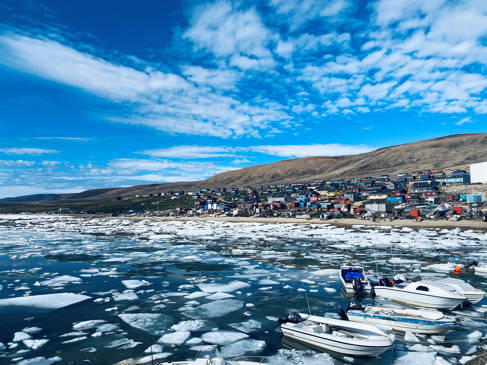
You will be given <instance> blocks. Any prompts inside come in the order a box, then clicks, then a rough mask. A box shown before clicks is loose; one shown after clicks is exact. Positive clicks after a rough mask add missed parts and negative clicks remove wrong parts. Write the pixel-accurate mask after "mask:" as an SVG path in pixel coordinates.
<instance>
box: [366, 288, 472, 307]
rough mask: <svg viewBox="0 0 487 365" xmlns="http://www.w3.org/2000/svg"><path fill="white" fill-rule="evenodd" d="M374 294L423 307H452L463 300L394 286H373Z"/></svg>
mask: <svg viewBox="0 0 487 365" xmlns="http://www.w3.org/2000/svg"><path fill="white" fill-rule="evenodd" d="M374 290H375V294H376V295H377V296H378V297H381V298H385V299H389V300H393V301H395V302H399V303H404V304H408V305H413V306H416V307H423V308H435V309H454V308H456V307H458V306H459V305H461V304H462V303H463V301H464V300H465V297H463V298H460V297H459V298H456V297H442V296H434V295H429V294H423V293H420V292H409V291H404V290H402V289H399V288H394V287H377V286H376V287H375V289H374Z"/></svg>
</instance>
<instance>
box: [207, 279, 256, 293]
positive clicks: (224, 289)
mask: <svg viewBox="0 0 487 365" xmlns="http://www.w3.org/2000/svg"><path fill="white" fill-rule="evenodd" d="M198 287H199V288H200V289H201V290H203V291H204V292H206V293H219V292H221V293H228V292H233V291H236V290H240V289H244V288H248V287H250V284H248V283H245V282H243V281H239V280H234V281H231V282H229V283H228V284H198Z"/></svg>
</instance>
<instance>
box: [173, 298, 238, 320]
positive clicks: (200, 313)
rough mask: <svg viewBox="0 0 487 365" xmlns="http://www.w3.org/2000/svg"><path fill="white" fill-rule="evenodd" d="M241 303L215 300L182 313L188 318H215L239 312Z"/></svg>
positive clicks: (234, 300)
mask: <svg viewBox="0 0 487 365" xmlns="http://www.w3.org/2000/svg"><path fill="white" fill-rule="evenodd" d="M243 304H244V303H243V302H242V301H241V300H236V299H223V300H215V301H213V302H210V303H206V304H202V305H200V306H198V307H195V308H191V309H189V310H187V311H185V312H183V313H184V314H185V315H186V316H188V317H190V318H194V319H196V318H217V317H222V316H224V315H227V314H228V313H231V312H234V311H236V310H239V309H240V308H242V307H243Z"/></svg>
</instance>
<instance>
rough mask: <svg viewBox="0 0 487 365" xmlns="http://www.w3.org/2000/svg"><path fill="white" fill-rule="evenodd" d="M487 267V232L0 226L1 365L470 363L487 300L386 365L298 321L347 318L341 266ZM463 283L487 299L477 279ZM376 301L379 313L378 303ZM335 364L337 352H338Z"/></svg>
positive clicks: (431, 270) (113, 223)
mask: <svg viewBox="0 0 487 365" xmlns="http://www.w3.org/2000/svg"><path fill="white" fill-rule="evenodd" d="M455 257H460V258H461V259H463V260H465V261H467V262H468V261H471V260H478V261H480V262H482V261H484V262H485V261H487V234H486V233H485V232H480V231H472V230H460V229H452V230H447V229H420V230H412V229H410V228H397V227H375V226H354V227H351V228H338V227H335V226H332V225H325V224H323V225H321V224H320V225H315V224H273V223H230V222H223V221H215V222H201V221H198V222H189V221H164V222H161V221H159V222H156V221H149V220H140V221H133V220H123V219H97V218H86V219H83V218H75V217H68V216H45V215H44V216H40V215H39V216H36V215H3V216H0V323H1V326H0V363H5V364H9V363H16V364H20V365H26V364H54V363H59V364H64V363H66V364H78V363H92V364H113V363H117V362H119V361H122V360H125V359H140V358H143V359H144V360H145V361H147V362H148V363H150V362H151V359H154V363H157V362H158V361H161V362H162V361H176V360H185V359H193V358H194V357H195V356H197V355H198V354H200V353H205V351H209V350H211V349H212V348H214V347H216V348H218V350H219V351H220V353H221V354H222V355H223V356H225V357H238V356H249V355H251V356H252V355H259V356H266V357H269V358H270V361H271V363H275V364H285V363H289V364H297V363H302V364H334V363H335V364H342V363H360V364H384V363H390V364H393V363H396V364H409V363H418V362H422V365H426V364H446V363H457V362H458V361H459V360H460V359H466V357H465V356H469V355H470V354H471V353H472V352H474V351H475V350H476V349H477V346H478V345H479V343H482V341H483V338H484V336H486V334H487V322H486V321H485V316H484V311H486V310H487V306H485V305H486V304H487V302H486V301H485V300H483V301H482V302H480V303H479V304H478V305H477V306H476V310H475V311H472V310H470V311H464V312H457V313H455V314H453V315H455V316H456V317H457V318H458V323H459V326H458V328H457V329H456V331H455V332H453V333H449V334H447V335H446V336H424V335H411V334H406V335H404V334H403V333H400V332H396V333H395V337H396V342H395V346H394V349H393V350H391V351H387V352H386V353H384V354H383V355H382V356H381V357H379V358H375V359H358V360H357V359H354V358H352V357H347V356H345V357H344V356H337V355H334V354H317V353H315V352H313V351H310V350H308V349H305V348H302V346H299V345H297V344H293V343H288V342H287V341H284V342H283V340H282V338H281V333H280V331H279V325H278V323H277V319H278V317H284V316H286V315H287V314H288V313H289V312H291V311H301V312H307V311H308V304H307V301H306V298H305V294H306V295H307V297H308V299H309V305H310V309H311V312H312V313H313V314H316V315H325V316H330V317H337V311H338V310H339V308H340V307H343V306H346V305H347V304H348V301H349V298H346V297H344V296H343V294H342V293H341V292H340V282H339V279H338V276H337V274H338V270H339V267H340V265H342V264H346V263H354V264H360V265H362V266H364V267H365V268H366V270H367V272H368V273H369V275H372V276H377V275H379V276H381V275H388V276H389V277H390V276H392V275H394V273H404V274H406V275H408V276H413V275H421V276H422V277H424V278H432V279H435V278H440V277H444V276H446V275H450V276H452V274H449V273H448V271H449V266H448V263H449V262H451V260H452V258H455ZM456 277H458V278H460V279H463V280H467V281H469V282H470V283H471V284H472V285H473V286H475V287H477V288H479V289H483V290H487V284H486V280H487V279H484V278H482V277H479V276H475V275H473V274H460V275H457V276H456ZM365 302H366V303H372V301H371V299H366V300H365ZM330 355H331V356H330Z"/></svg>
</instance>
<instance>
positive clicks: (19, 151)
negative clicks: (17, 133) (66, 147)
mask: <svg viewBox="0 0 487 365" xmlns="http://www.w3.org/2000/svg"><path fill="white" fill-rule="evenodd" d="M58 152H59V151H56V150H49V149H43V148H30V147H11V148H0V153H5V154H7V155H44V154H49V153H58Z"/></svg>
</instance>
